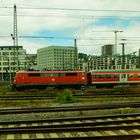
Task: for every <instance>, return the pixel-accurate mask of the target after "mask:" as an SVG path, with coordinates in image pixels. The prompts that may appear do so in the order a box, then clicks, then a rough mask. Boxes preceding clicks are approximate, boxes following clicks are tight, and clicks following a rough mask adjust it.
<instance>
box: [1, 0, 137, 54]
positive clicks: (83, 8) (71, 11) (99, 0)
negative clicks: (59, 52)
mask: <svg viewBox="0 0 140 140" xmlns="http://www.w3.org/2000/svg"><path fill="white" fill-rule="evenodd" d="M14 4H16V6H17V15H18V16H17V19H18V21H17V22H18V23H17V24H18V36H19V38H18V40H19V41H18V42H19V43H18V45H22V46H23V47H24V48H25V49H26V50H27V53H36V52H37V49H39V48H42V47H46V46H50V45H61V46H74V38H77V46H78V51H79V52H82V53H87V54H92V55H100V54H101V46H103V45H105V44H114V43H115V33H114V31H123V32H118V33H117V37H118V39H117V43H118V45H117V52H118V53H121V45H120V43H122V42H123V41H122V39H126V41H125V43H126V44H125V53H126V54H128V53H131V52H135V51H137V52H138V49H140V35H139V34H140V8H139V7H140V0H127V1H126V0H0V27H1V28H0V46H2V45H13V40H12V38H11V37H10V34H11V33H13V11H14V8H13V7H14ZM3 36H9V37H3ZM22 36H31V37H41V36H42V37H45V38H25V37H22Z"/></svg>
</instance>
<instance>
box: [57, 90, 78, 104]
mask: <svg viewBox="0 0 140 140" xmlns="http://www.w3.org/2000/svg"><path fill="white" fill-rule="evenodd" d="M57 101H58V102H59V103H65V104H66V103H74V102H76V101H77V100H76V98H74V97H73V95H72V91H71V90H69V89H64V90H63V91H62V92H61V93H59V94H58V96H57Z"/></svg>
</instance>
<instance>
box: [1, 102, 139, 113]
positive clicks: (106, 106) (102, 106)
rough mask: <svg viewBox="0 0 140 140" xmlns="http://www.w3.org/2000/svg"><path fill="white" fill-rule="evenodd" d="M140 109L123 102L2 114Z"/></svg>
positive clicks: (14, 110) (9, 111)
mask: <svg viewBox="0 0 140 140" xmlns="http://www.w3.org/2000/svg"><path fill="white" fill-rule="evenodd" d="M126 107H131V108H138V107H140V102H121V103H109V104H106V103H103V104H94V105H82V106H64V107H42V108H9V109H6V108H4V109H0V114H2V115H3V114H21V113H39V112H65V111H85V110H86V111H87V110H102V109H115V108H126Z"/></svg>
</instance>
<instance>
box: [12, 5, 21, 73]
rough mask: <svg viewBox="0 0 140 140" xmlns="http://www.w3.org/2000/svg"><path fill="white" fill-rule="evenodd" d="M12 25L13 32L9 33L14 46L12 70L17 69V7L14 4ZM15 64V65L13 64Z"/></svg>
mask: <svg viewBox="0 0 140 140" xmlns="http://www.w3.org/2000/svg"><path fill="white" fill-rule="evenodd" d="M13 24H14V26H13V34H11V37H12V40H13V46H14V71H15V70H17V71H18V70H19V59H18V29H17V8H16V5H14V23H13ZM15 65H17V67H16V66H15Z"/></svg>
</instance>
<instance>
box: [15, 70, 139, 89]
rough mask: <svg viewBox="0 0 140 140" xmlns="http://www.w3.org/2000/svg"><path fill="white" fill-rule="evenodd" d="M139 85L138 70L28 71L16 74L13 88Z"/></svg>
mask: <svg viewBox="0 0 140 140" xmlns="http://www.w3.org/2000/svg"><path fill="white" fill-rule="evenodd" d="M121 84H127V85H132V84H133V85H134V84H140V70H139V69H134V70H130V69H128V70H91V71H89V72H88V73H86V72H84V71H29V72H17V73H16V76H15V78H14V83H13V88H14V89H22V88H47V87H56V88H59V89H62V88H81V87H82V86H86V85H90V86H96V87H97V88H102V87H108V88H113V87H114V86H116V85H121Z"/></svg>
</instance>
